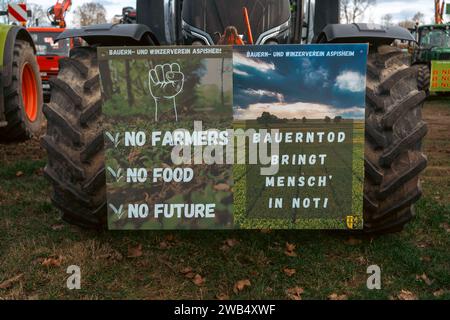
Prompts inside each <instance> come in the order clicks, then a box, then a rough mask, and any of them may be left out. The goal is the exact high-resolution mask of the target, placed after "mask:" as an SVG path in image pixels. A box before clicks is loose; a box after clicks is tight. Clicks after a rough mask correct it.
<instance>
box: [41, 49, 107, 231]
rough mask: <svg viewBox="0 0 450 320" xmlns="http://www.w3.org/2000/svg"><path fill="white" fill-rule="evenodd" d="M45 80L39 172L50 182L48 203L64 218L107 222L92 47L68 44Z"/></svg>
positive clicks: (93, 224) (89, 223) (98, 225)
mask: <svg viewBox="0 0 450 320" xmlns="http://www.w3.org/2000/svg"><path fill="white" fill-rule="evenodd" d="M50 84H51V88H52V95H51V99H50V102H49V103H48V104H45V105H44V114H45V116H46V118H47V134H46V135H45V136H44V137H43V139H42V146H43V147H44V148H45V149H46V150H47V154H48V164H47V166H46V168H45V171H44V172H45V175H46V177H47V178H48V179H49V180H50V181H51V182H52V184H53V187H54V189H53V190H54V191H53V194H52V197H51V198H52V202H53V204H54V205H55V206H56V207H57V208H59V209H60V210H61V212H62V214H63V216H62V217H63V219H64V220H65V221H67V222H69V223H71V224H75V225H78V226H81V227H84V228H101V227H103V226H104V225H105V223H106V193H105V192H106V191H105V188H106V186H105V181H106V178H105V169H104V151H103V131H102V116H101V107H102V105H101V102H102V101H101V94H100V80H99V69H98V63H97V51H96V49H93V48H89V47H80V48H75V49H73V50H72V51H71V57H70V58H66V59H61V60H60V72H59V75H58V77H57V78H56V79H51V80H50Z"/></svg>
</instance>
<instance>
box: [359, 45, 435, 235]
mask: <svg viewBox="0 0 450 320" xmlns="http://www.w3.org/2000/svg"><path fill="white" fill-rule="evenodd" d="M410 61H411V59H410V56H409V55H407V54H404V53H402V52H401V51H400V50H398V49H396V48H393V47H389V46H382V47H380V48H379V49H378V50H377V52H376V53H372V54H371V55H370V56H369V62H368V77H367V107H366V150H365V172H366V178H365V183H364V187H365V190H364V228H365V230H366V231H368V232H373V233H376V232H379V233H384V232H394V231H400V230H401V229H402V228H403V226H404V225H405V224H406V223H407V222H408V221H410V220H411V218H412V217H413V215H414V207H413V205H414V203H415V202H416V201H417V200H418V199H419V198H420V197H421V194H422V191H421V187H420V180H419V174H420V173H421V172H422V171H423V170H424V169H425V168H426V166H427V158H426V157H425V155H424V154H423V153H422V151H421V148H422V140H423V138H424V137H425V135H426V134H427V125H426V124H425V122H423V121H422V107H423V103H424V101H425V99H426V93H425V91H423V90H419V87H418V69H417V68H416V67H415V66H411V63H410Z"/></svg>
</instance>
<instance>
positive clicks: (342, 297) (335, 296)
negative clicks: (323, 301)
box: [328, 293, 347, 300]
mask: <svg viewBox="0 0 450 320" xmlns="http://www.w3.org/2000/svg"><path fill="white" fill-rule="evenodd" d="M328 300H347V295H345V294H341V295H339V294H337V293H332V294H330V295H329V296H328Z"/></svg>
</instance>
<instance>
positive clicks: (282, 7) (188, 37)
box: [181, 0, 291, 45]
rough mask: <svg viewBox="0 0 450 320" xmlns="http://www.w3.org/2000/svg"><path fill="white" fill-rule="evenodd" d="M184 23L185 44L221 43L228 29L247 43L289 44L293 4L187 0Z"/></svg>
mask: <svg viewBox="0 0 450 320" xmlns="http://www.w3.org/2000/svg"><path fill="white" fill-rule="evenodd" d="M181 24H182V35H183V42H184V43H185V44H199V45H214V44H218V43H219V41H220V39H221V36H222V35H224V33H225V30H226V29H227V28H229V27H233V28H235V30H236V31H237V33H238V35H239V37H240V38H241V39H242V41H243V43H245V44H249V43H252V42H253V43H254V44H275V43H280V44H282V43H288V42H289V39H290V25H291V2H290V1H289V0H260V1H247V0H228V1H220V0H210V1H198V0H184V1H183V8H182V22H181ZM253 39H254V40H253Z"/></svg>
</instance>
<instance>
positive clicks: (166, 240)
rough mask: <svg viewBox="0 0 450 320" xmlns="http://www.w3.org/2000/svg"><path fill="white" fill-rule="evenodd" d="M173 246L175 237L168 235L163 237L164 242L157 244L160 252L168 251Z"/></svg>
mask: <svg viewBox="0 0 450 320" xmlns="http://www.w3.org/2000/svg"><path fill="white" fill-rule="evenodd" d="M174 244H175V236H174V235H173V234H171V233H170V234H168V235H166V236H165V237H164V240H163V241H161V242H160V243H159V248H160V249H162V250H165V249H169V248H171V247H172V245H174Z"/></svg>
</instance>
